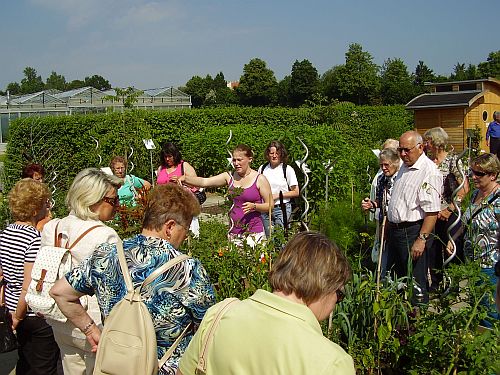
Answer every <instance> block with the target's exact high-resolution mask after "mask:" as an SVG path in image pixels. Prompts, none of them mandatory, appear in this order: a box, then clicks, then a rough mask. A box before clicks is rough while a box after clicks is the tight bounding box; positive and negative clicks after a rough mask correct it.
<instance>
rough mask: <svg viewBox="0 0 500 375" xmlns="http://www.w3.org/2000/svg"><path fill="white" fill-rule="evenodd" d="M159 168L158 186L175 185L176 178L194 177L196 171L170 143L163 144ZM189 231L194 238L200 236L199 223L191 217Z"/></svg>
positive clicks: (196, 218)
mask: <svg viewBox="0 0 500 375" xmlns="http://www.w3.org/2000/svg"><path fill="white" fill-rule="evenodd" d="M160 163H161V165H160V167H159V168H158V173H157V176H156V183H157V184H158V185H163V184H167V183H169V182H173V183H177V178H178V177H180V176H182V175H187V176H194V177H196V171H195V170H194V168H193V167H192V165H191V164H189V163H188V162H187V161H184V160H182V155H181V152H180V151H179V149H178V148H177V146H176V145H175V144H173V143H172V142H167V143H165V144H164V145H163V146H162V148H161V151H160ZM185 188H186V189H189V190H191V192H192V193H195V192H196V191H198V190H199V189H198V188H197V187H194V186H189V187H188V186H185ZM189 230H190V231H191V232H192V233H193V235H194V237H195V238H198V237H199V236H200V223H199V221H198V217H197V216H195V217H193V220H192V221H191V226H190V227H189Z"/></svg>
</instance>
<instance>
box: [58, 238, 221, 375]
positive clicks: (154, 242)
mask: <svg viewBox="0 0 500 375" xmlns="http://www.w3.org/2000/svg"><path fill="white" fill-rule="evenodd" d="M123 249H124V252H125V258H126V260H127V264H128V267H129V270H130V273H131V277H132V282H133V284H134V288H136V287H138V286H139V285H140V284H141V283H142V281H144V280H145V279H146V277H147V276H148V275H149V274H151V272H153V271H154V270H155V269H156V268H158V267H159V266H160V265H162V264H164V263H166V262H168V261H169V260H170V259H173V258H175V257H176V256H178V255H181V253H180V252H179V251H178V250H176V249H175V248H174V247H172V245H170V243H168V242H167V241H166V240H163V239H160V238H155V237H145V236H143V235H140V234H139V235H137V236H135V237H133V238H130V239H128V240H125V241H123ZM66 279H67V280H68V282H69V284H70V285H71V286H72V287H73V288H74V289H75V290H77V291H78V292H80V293H84V294H88V295H94V294H95V295H96V297H97V301H98V303H99V307H100V309H101V313H102V314H103V315H104V317H106V316H108V315H109V313H110V311H111V309H112V308H113V306H114V305H115V304H116V303H118V302H119V301H120V300H121V299H122V298H123V297H124V296H125V295H126V294H127V288H126V286H125V281H124V280H123V276H122V272H121V269H120V264H119V261H118V255H117V250H116V247H115V245H113V244H108V243H104V244H101V245H99V246H98V247H97V248H96V250H95V251H94V253H93V254H92V255H91V256H90V257H89V258H87V259H86V260H85V261H83V262H82V263H80V265H79V266H78V267H76V268H74V269H73V270H71V272H69V273H68V274H67V275H66ZM142 297H143V301H144V303H145V304H146V306H147V308H148V310H149V312H150V314H151V318H152V319H153V324H154V326H155V330H156V338H157V344H158V358H161V357H162V356H163V354H165V352H166V351H167V349H168V348H169V347H170V346H171V345H172V344H173V343H174V341H175V339H176V338H177V337H178V336H179V335H180V334H181V333H182V331H183V330H184V328H186V326H187V325H188V324H189V323H191V322H193V323H194V328H195V329H196V328H198V325H199V324H200V322H201V320H202V318H203V316H204V315H205V312H206V311H207V309H208V308H209V307H210V306H212V305H213V304H215V295H214V290H213V287H212V284H211V283H210V281H209V279H208V275H207V273H206V271H205V269H204V268H203V266H202V265H201V262H200V261H199V260H197V259H193V258H190V259H188V260H186V261H184V262H182V263H180V264H178V265H176V266H174V267H172V268H171V269H169V270H168V271H167V272H166V273H165V274H163V275H161V276H159V277H158V278H157V279H156V280H154V281H153V282H152V283H151V284H149V285H148V286H147V287H145V288H144V291H143V293H142ZM104 324H106V322H104ZM194 331H195V330H193V331H191V332H189V333H187V334H186V336H185V337H184V338H183V339H182V340H181V342H180V344H179V346H178V347H177V348H176V350H175V351H174V353H173V355H172V356H171V357H170V359H169V360H168V361H167V362H166V363H165V365H164V366H163V368H162V369H161V371H160V372H161V373H162V374H172V375H173V374H175V372H176V370H177V367H178V363H179V360H180V358H181V356H182V354H183V353H184V351H185V350H186V348H187V346H188V344H189V342H190V341H191V339H192V337H193V334H194Z"/></svg>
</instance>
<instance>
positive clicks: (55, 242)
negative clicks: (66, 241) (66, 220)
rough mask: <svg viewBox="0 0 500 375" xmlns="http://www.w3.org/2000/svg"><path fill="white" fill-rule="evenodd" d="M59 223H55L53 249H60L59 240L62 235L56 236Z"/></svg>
mask: <svg viewBox="0 0 500 375" xmlns="http://www.w3.org/2000/svg"><path fill="white" fill-rule="evenodd" d="M59 223H60V221H58V222H57V224H56V229H55V230H54V246H55V247H61V239H62V233H59V235H58V234H57V228H58V227H59Z"/></svg>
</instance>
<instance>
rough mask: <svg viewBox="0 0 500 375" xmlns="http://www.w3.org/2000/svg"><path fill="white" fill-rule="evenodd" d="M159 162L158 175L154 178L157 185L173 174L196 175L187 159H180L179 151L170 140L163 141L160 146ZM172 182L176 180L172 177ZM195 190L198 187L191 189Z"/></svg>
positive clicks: (168, 180) (170, 177) (167, 179)
mask: <svg viewBox="0 0 500 375" xmlns="http://www.w3.org/2000/svg"><path fill="white" fill-rule="evenodd" d="M160 163H161V165H160V167H159V168H158V175H157V178H156V183H157V184H158V185H163V184H166V183H168V182H170V181H171V179H172V177H173V176H175V177H179V176H182V175H183V174H186V175H188V176H195V177H196V171H195V170H194V168H193V167H192V166H191V164H189V163H188V162H187V161H184V160H182V155H181V152H180V151H179V149H178V148H177V146H176V145H175V144H173V143H172V142H167V143H165V144H164V145H163V147H162V148H161V152H160ZM183 172H184V173H183ZM172 182H176V180H175V179H174V181H172ZM196 190H198V189H196V188H194V189H192V191H196Z"/></svg>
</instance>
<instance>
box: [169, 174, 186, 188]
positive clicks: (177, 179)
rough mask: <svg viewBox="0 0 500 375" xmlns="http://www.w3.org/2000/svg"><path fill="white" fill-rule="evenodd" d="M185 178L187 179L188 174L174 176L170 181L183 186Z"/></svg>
mask: <svg viewBox="0 0 500 375" xmlns="http://www.w3.org/2000/svg"><path fill="white" fill-rule="evenodd" d="M185 180H186V176H172V177H170V182H173V183H177V184H178V185H179V186H182V185H183V183H184V181H185Z"/></svg>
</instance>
